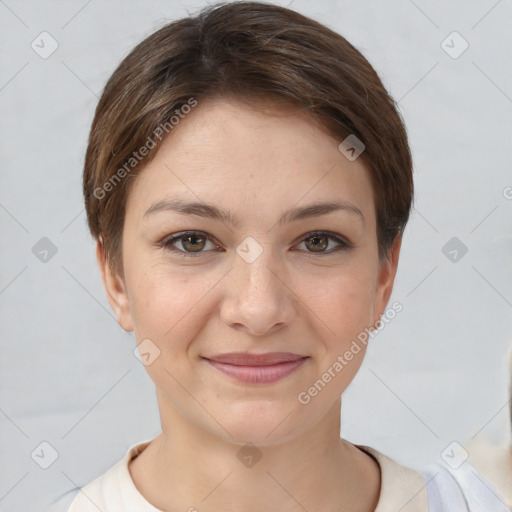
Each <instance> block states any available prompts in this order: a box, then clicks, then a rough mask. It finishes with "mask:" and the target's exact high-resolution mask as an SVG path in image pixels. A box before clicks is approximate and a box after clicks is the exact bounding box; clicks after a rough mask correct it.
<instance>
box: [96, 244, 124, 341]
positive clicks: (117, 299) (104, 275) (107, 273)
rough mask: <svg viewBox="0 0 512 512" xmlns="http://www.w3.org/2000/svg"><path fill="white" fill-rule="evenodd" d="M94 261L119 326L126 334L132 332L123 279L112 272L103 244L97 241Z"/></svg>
mask: <svg viewBox="0 0 512 512" xmlns="http://www.w3.org/2000/svg"><path fill="white" fill-rule="evenodd" d="M96 259H97V260H98V266H99V268H100V273H101V279H102V280H103V286H104V287H105V291H106V292H107V299H108V302H109V304H110V307H111V308H112V309H113V311H114V313H115V314H116V317H117V321H118V323H119V325H120V326H121V327H122V328H123V329H124V330H125V331H127V332H129V331H133V322H132V315H131V311H130V302H129V300H128V295H127V293H126V284H125V282H124V278H122V277H120V276H118V275H117V274H114V273H113V272H112V269H111V268H110V265H109V264H108V262H107V258H106V255H105V250H104V248H103V244H102V243H101V242H100V241H99V240H98V241H97V242H96Z"/></svg>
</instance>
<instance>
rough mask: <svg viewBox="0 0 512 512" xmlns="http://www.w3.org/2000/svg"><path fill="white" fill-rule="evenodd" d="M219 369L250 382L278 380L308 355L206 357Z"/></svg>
mask: <svg viewBox="0 0 512 512" xmlns="http://www.w3.org/2000/svg"><path fill="white" fill-rule="evenodd" d="M204 359H205V360H206V361H207V362H208V363H209V364H210V365H211V366H213V367H214V368H216V369H217V370H219V371H221V372H223V373H225V374H226V375H229V376H231V377H234V378H236V379H238V380H239V381H242V382H248V383H253V384H256V383H270V382H276V381H278V380H280V379H282V378H284V377H286V376H287V375H290V374H291V373H293V372H294V371H295V370H297V369H298V368H300V367H301V366H302V365H303V363H304V362H305V361H306V359H308V356H301V355H298V354H291V353H289V352H274V353H268V354H242V353H232V354H222V355H219V356H212V358H208V359H207V358H204ZM214 359H215V360H214Z"/></svg>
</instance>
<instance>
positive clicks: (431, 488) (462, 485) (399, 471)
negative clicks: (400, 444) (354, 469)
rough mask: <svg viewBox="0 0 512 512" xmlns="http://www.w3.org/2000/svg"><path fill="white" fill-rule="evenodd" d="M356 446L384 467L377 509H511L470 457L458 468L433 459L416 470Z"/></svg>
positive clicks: (489, 511)
mask: <svg viewBox="0 0 512 512" xmlns="http://www.w3.org/2000/svg"><path fill="white" fill-rule="evenodd" d="M356 446H357V447H358V448H361V449H363V450H364V451H366V452H367V453H369V454H370V455H372V456H373V457H374V458H375V459H376V460H377V462H378V463H379V466H380V468H381V490H380V497H379V502H378V504H377V508H376V509H375V512H388V511H393V510H395V511H396V510H400V511H401V512H409V511H415V512H455V511H456V512H511V509H510V507H509V506H508V505H507V504H506V502H505V500H504V499H503V497H502V496H500V494H499V493H498V492H497V490H496V489H495V487H494V486H493V485H492V484H491V483H490V482H488V481H487V480H486V479H485V478H484V477H483V476H482V475H481V474H480V473H478V471H477V470H476V469H475V468H474V467H473V466H472V465H471V464H470V463H469V462H467V461H466V462H465V463H464V464H463V465H462V466H460V467H459V468H458V469H457V470H451V469H450V468H449V467H446V466H444V465H442V464H438V463H434V462H433V463H430V464H429V465H427V466H426V467H424V468H421V469H419V470H416V469H413V468H410V467H407V466H404V465H402V464H399V463H398V462H397V461H395V460H393V459H392V458H391V457H388V456H386V455H384V454H383V453H382V452H379V451H378V450H376V449H374V448H371V447H368V446H361V445H356Z"/></svg>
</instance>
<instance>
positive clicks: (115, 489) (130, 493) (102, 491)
mask: <svg viewBox="0 0 512 512" xmlns="http://www.w3.org/2000/svg"><path fill="white" fill-rule="evenodd" d="M149 442H150V441H143V442H141V443H138V444H136V445H133V446H131V447H130V448H129V449H128V451H127V453H126V454H125V456H124V457H123V458H122V459H121V460H120V461H119V462H117V463H116V464H114V465H113V466H112V467H111V468H110V469H108V470H107V471H106V472H105V473H104V474H103V475H101V476H99V477H98V478H96V479H95V480H93V481H91V482H89V483H88V484H87V485H85V486H83V487H82V488H79V489H73V490H71V491H69V492H68V493H67V494H65V495H64V496H62V497H61V498H60V499H59V500H58V501H56V502H55V503H54V504H53V505H52V507H51V508H50V509H49V510H48V511H47V512H98V510H101V511H102V512H119V511H120V510H122V511H123V512H129V511H132V510H137V512H154V511H157V509H155V508H154V507H152V506H151V505H150V504H149V503H147V502H146V501H145V500H144V499H143V497H142V496H141V495H140V494H139V493H138V491H137V489H136V487H135V484H134V483H133V480H132V479H131V476H130V472H129V470H128V462H129V461H130V460H131V459H132V458H134V457H136V456H137V455H138V454H139V453H140V452H141V451H142V450H144V448H145V447H146V446H147V445H148V444H149ZM157 512H159V511H157Z"/></svg>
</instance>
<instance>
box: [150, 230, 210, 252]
mask: <svg viewBox="0 0 512 512" xmlns="http://www.w3.org/2000/svg"><path fill="white" fill-rule="evenodd" d="M208 242H209V243H210V244H211V246H212V248H213V249H215V248H216V245H215V244H214V243H213V242H212V240H211V239H210V237H209V236H207V235H206V234H204V233H200V232H197V233H196V232H189V233H181V234H177V235H174V236H170V237H168V238H167V239H166V240H164V241H163V242H161V243H160V245H161V246H162V247H164V248H165V249H167V250H169V251H173V252H175V253H181V255H183V256H195V255H197V256H199V255H200V254H203V253H205V252H209V251H208V247H207V246H206V244H207V243H208Z"/></svg>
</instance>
